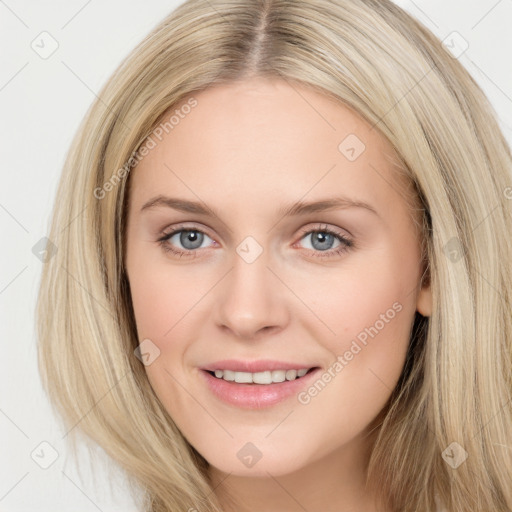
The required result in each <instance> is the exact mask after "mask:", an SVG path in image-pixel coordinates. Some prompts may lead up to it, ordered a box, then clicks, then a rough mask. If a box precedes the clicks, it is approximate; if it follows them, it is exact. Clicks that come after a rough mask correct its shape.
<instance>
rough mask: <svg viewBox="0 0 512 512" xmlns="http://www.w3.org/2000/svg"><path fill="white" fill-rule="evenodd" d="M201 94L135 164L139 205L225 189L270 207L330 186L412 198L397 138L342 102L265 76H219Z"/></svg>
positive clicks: (365, 196) (379, 198)
mask: <svg viewBox="0 0 512 512" xmlns="http://www.w3.org/2000/svg"><path fill="white" fill-rule="evenodd" d="M193 100H194V102H193V103H192V102H191V101H190V98H188V99H186V100H184V101H182V102H180V104H178V105H176V106H175V107H173V108H172V109H170V111H169V112H167V113H166V115H164V116H163V117H162V123H161V124H160V126H159V127H157V128H156V130H155V131H154V132H153V134H152V135H151V136H150V137H151V138H152V140H153V141H154V143H155V146H154V148H153V149H152V150H151V151H150V152H149V154H148V155H147V156H145V157H144V158H143V160H142V161H141V162H140V163H139V164H138V165H137V167H136V168H135V169H134V170H133V171H132V173H133V176H132V178H131V179H132V180H133V183H132V188H133V190H134V194H133V201H134V202H137V203H138V205H139V206H140V205H141V204H142V202H143V201H144V199H146V200H147V196H148V195H150V194H153V195H155V194H156V193H169V194H170V195H176V194H177V193H178V194H182V195H185V196H186V197H187V198H190V199H197V197H194V194H196V195H198V196H200V197H201V194H202V195H203V196H204V195H205V194H206V195H208V196H210V197H212V196H213V197H216V196H218V195H219V193H222V197H223V198H224V200H225V201H236V200H237V199H238V200H239V201H243V202H244V204H245V205H246V206H247V207H251V205H252V206H253V207H254V208H256V207H259V208H260V209H261V208H263V207H264V206H265V204H267V205H269V206H270V205H271V203H272V202H273V201H277V200H278V199H280V198H282V199H283V200H284V202H289V201H293V200H298V199H299V198H303V197H304V196H305V195H307V199H308V200H313V199H315V198H317V196H318V197H320V196H322V197H323V196H325V194H326V193H331V194H333V193H334V194H336V193H337V194H343V195H351V196H354V197H356V198H357V199H360V200H363V201H365V202H369V203H374V204H376V205H380V207H381V208H389V207H390V205H392V204H396V203H397V202H398V203H399V204H398V206H400V201H401V200H402V201H403V200H404V199H405V196H406V189H405V185H406V184H407V182H406V181H404V180H401V179H398V176H397V173H396V168H397V163H398V159H397V157H396V154H395V152H394V150H393V148H392V146H391V145H390V144H389V142H388V141H387V140H386V139H385V138H384V137H383V136H382V135H381V134H380V133H379V132H378V131H377V130H372V128H371V126H370V125H369V124H368V123H367V122H366V121H365V120H363V119H362V118H361V117H360V116H359V115H358V114H357V113H355V112H354V111H353V110H352V109H351V108H349V107H348V106H346V105H345V104H343V103H342V102H338V101H335V100H334V99H332V98H329V97H327V96H325V95H323V94H320V93H319V92H317V91H314V90H312V89H311V88H308V87H306V86H300V85H297V84H293V85H292V84H290V83H287V82H285V81H282V80H277V79H275V80H269V79H261V78H256V79H252V80H246V81H241V82H236V83H230V84H223V85H215V86H213V87H210V88H208V89H206V90H203V91H201V92H199V93H196V94H194V95H193ZM187 104H188V105H194V106H193V107H192V108H190V107H187V108H184V107H183V105H187ZM171 118H172V122H169V120H171ZM166 123H167V124H166ZM262 199H264V200H265V201H264V202H262ZM286 199H289V201H286Z"/></svg>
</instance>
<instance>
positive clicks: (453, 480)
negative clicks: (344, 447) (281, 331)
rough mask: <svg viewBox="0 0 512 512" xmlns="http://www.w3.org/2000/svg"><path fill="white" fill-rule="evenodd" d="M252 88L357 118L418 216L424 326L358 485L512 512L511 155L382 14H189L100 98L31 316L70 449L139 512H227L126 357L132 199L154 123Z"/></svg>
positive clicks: (475, 97)
mask: <svg viewBox="0 0 512 512" xmlns="http://www.w3.org/2000/svg"><path fill="white" fill-rule="evenodd" d="M253 76H261V77H278V78H281V79H282V80H285V81H287V83H288V84H290V85H292V86H293V85H295V84H300V85H305V86H308V87H311V88H312V89H314V90H315V91H317V92H320V93H322V94H325V95H328V96H330V97H332V98H334V99H335V100H336V101H338V102H340V103H344V104H346V105H348V106H350V107H352V108H353V109H354V110H355V111H356V112H358V113H359V115H360V116H361V117H362V118H363V119H365V120H366V121H367V122H368V123H370V124H371V126H372V128H373V129H375V130H378V132H379V133H380V134H381V135H382V136H384V137H385V138H386V139H387V140H388V141H389V142H390V143H391V144H392V146H393V148H394V149H395V151H396V154H397V155H398V157H399V159H400V163H401V166H402V168H403V172H404V173H405V175H406V176H407V178H408V180H409V182H410V183H411V184H412V185H413V187H414V190H415V193H416V197H417V200H418V201H419V204H421V209H420V211H419V214H420V215H421V219H422V221H421V223H420V224H421V232H422V241H423V249H424V252H423V257H424V260H425V262H427V266H428V276H426V278H428V280H429V282H430V286H431V291H432V300H433V310H432V315H431V316H430V317H428V318H424V317H421V315H418V314H417V316H416V319H415V326H414V329H413V335H412V337H411V341H410V347H409V353H408V357H407V362H406V365H405V367H404V371H403V374H402V376H401V379H400V381H399V383H398V385H397V387H396V388H395V390H394V391H393V393H392V395H391V397H390V400H389V403H388V405H387V407H386V409H385V411H383V413H382V414H381V415H380V416H379V422H378V425H375V441H374V443H373V446H372V450H371V457H370V460H369V465H368V481H369V482H372V485H375V486H376V488H378V489H379V492H380V494H381V496H382V503H387V504H388V505H389V506H390V507H391V508H392V510H396V511H401V512H412V511H426V510H434V509H435V507H436V502H437V501H436V500H437V499H439V500H440V502H441V503H442V504H443V505H444V506H445V507H447V509H448V510H450V511H453V512H470V511H471V512H474V511H475V510H482V511H483V510H485V511H491V510H492V511H505V510H507V511H510V510H512V407H511V403H510V400H511V398H512V396H511V395H512V360H511V359H512V316H511V311H512V299H511V290H512V265H511V262H512V245H511V244H510V236H511V235H512V208H511V205H512V201H511V198H512V188H511V185H512V158H511V153H510V148H509V146H508V145H507V142H506V140H505V139H504V136H503V134H502V133H501V131H500V129H499V126H498V123H497V120H496V119H497V116H496V113H495V112H494V110H493V109H492V107H491V106H490V104H489V102H488V100H487V99H486V97H485V95H484V94H483V92H482V91H481V89H480V88H479V87H478V85H477V84H476V82H475V81H474V80H473V79H472V77H471V76H470V74H469V73H468V72H467V71H466V70H465V69H464V67H463V66H462V65H461V64H460V62H459V61H458V60H457V59H456V58H454V56H453V55H451V54H450V53H448V51H447V50H446V49H445V48H444V47H443V45H442V44H441V42H440V41H439V40H438V39H437V38H436V37H435V36H434V35H433V34H432V33H431V32H430V31H428V30H427V29H426V28H425V27H424V26H423V25H421V24H420V23H419V22H417V21H416V20H414V19H413V18H412V17H411V16H409V15H408V14H407V13H405V12H404V11H403V10H402V9H400V8H399V7H397V6H396V5H395V4H393V3H392V2H391V1H389V0H308V1H301V0H188V1H186V2H185V3H183V4H182V5H180V6H179V7H178V8H177V9H175V10H174V11H173V12H172V13H171V14H170V15H169V16H168V17H167V18H165V19H164V20H163V21H162V22H161V23H160V24H159V25H158V26H157V27H156V28H155V29H154V30H153V31H152V32H151V33H150V34H149V35H148V36H147V37H146V38H145V39H144V40H143V41H142V42H141V43H140V44H139V45H138V47H137V48H136V49H135V50H134V51H133V52H132V53H131V54H130V55H129V56H128V57H127V58H126V59H125V60H124V61H123V62H122V63H121V65H120V66H119V68H118V69H117V70H116V71H115V73H114V74H113V75H112V77H111V78H110V79H109V81H108V82H107V83H106V85H105V86H104V87H103V89H102V91H101V92H100V93H99V99H98V100H97V101H95V102H94V104H93V105H92V106H91V108H90V109H89V111H88V113H87V115H86V116H85V119H84V121H83V122H82V124H81V126H80V128H79V130H78V133H77V134H76V136H75V138H74V141H73V144H72V146H71V149H70V151H69V153H68V156H67V159H66V162H65V165H64V169H63V172H62V177H61V181H60V184H59V188H58V191H57V199H56V202H55V207H54V210H53V214H52V221H51V227H50V230H49V235H48V236H49V239H50V240H51V241H52V242H53V243H54V244H55V246H56V252H55V253H54V254H53V256H52V257H49V258H48V261H47V263H46V265H45V266H44V269H43V274H42V280H41V287H40V293H39V297H38V303H37V326H38V338H39V345H38V348H39V365H40V372H41V377H42V380H43V385H44V387H45V390H46V391H47V393H48V394H49V396H50V398H51V400H52V403H53V404H54V407H55V409H56V411H57V412H58V414H59V416H60V417H62V418H63V419H64V421H65V422H66V425H67V426H68V429H69V433H70V436H69V437H70V438H72V436H73V435H74V434H75V433H77V432H81V433H83V434H84V435H85V436H86V437H87V438H89V439H91V440H92V441H93V442H95V443H97V444H98V445H99V446H101V447H102V448H103V449H104V450H105V452H107V454H108V455H109V456H110V457H111V458H112V459H113V460H114V461H115V462H116V463H117V464H118V465H119V466H120V467H121V468H123V469H124V471H125V472H126V474H127V475H128V478H129V479H130V480H131V481H132V482H133V483H134V484H136V485H138V486H140V488H141V489H143V491H144V493H145V496H146V501H145V507H146V510H148V511H152V512H164V511H173V512H174V511H185V510H189V509H193V510H195V511H198V512H206V511H208V512H212V511H213V512H220V510H221V507H220V504H219V502H218V500H217V498H216V496H215V493H214V492H213V490H212V487H211V482H210V481H209V479H208V474H207V469H208V462H207V461H206V460H204V458H203V457H202V456H201V455H200V454H199V453H198V452H197V451H196V450H195V449H194V448H193V446H191V445H190V444H189V443H188V441H187V440H186V439H185V438H184V436H183V435H182V434H181V432H180V431H179V429H178V428H177V426H176V425H175V423H174V422H173V420H172V418H171V417H170V416H169V414H167V412H166V411H165V409H164V408H163V406H162V405H161V403H160V402H159V400H158V398H157V396H156V395H155V393H154V392H153V390H152V388H151V386H150V384H149V382H148V379H147V376H146V373H145V370H144V365H143V364H142V363H141V362H140V360H139V359H138V358H137V357H136V356H135V355H134V350H135V349H136V348H137V346H138V343H139V340H138V339H137V334H136V329H135V322H134V316H133V310H132V306H131V297H130V290H129V286H128V281H127V278H126V271H125V267H124V255H125V254H124V253H125V247H126V244H125V221H126V209H127V201H126V198H127V192H128V189H129V183H130V175H131V172H132V169H133V168H134V167H135V166H136V164H137V162H138V161H139V160H140V158H143V153H144V151H143V150H144V147H145V151H146V152H147V151H149V150H150V148H149V145H148V144H147V140H148V137H149V136H150V134H151V133H152V132H153V130H155V128H157V127H158V126H159V125H160V124H162V120H163V119H164V117H163V116H164V114H165V115H168V114H169V112H171V113H172V109H173V108H175V106H176V105H178V104H180V102H181V103H183V102H186V101H188V104H189V105H193V101H194V100H192V101H190V99H191V98H193V97H194V93H197V92H199V91H201V90H204V89H205V88H207V87H209V86H213V85H216V84H222V83H229V82H233V81H235V80H243V79H244V78H247V77H253ZM190 108H193V106H190ZM163 126H167V128H166V129H170V126H168V125H165V124H164V125H163ZM148 148H149V149H148ZM455 455H456V457H455ZM455 459H458V460H459V462H458V463H457V464H454V463H453V461H454V460H455Z"/></svg>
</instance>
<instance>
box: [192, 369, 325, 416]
mask: <svg viewBox="0 0 512 512" xmlns="http://www.w3.org/2000/svg"><path fill="white" fill-rule="evenodd" d="M281 364H282V363H281ZM224 368H225V367H224ZM267 368H268V366H267ZM295 368H297V367H295ZM225 369H227V370H229V369H230V368H225ZM276 369H283V370H284V369H285V368H284V367H283V366H280V367H279V368H276ZM288 369H294V368H288ZM298 369H300V365H299V367H298ZM234 371H235V370H234ZM320 371H321V368H315V369H314V370H311V371H310V372H309V373H307V374H306V375H304V377H300V378H298V379H295V380H290V381H287V380H285V381H284V382H276V383H275V384H238V383H236V382H228V381H225V380H223V379H218V378H217V377H215V376H213V375H211V374H210V373H208V371H206V370H204V369H202V370H201V372H200V373H201V375H203V376H204V379H205V380H206V384H207V385H208V388H209V389H210V391H211V392H212V393H213V394H214V395H215V396H216V397H217V398H219V399H221V400H222V401H223V402H226V403H228V404H230V405H235V406H237V407H239V408H242V409H263V408H265V407H270V406H272V405H276V404H278V403H280V402H283V401H284V400H286V399H287V398H290V397H291V396H296V395H297V393H299V391H301V389H303V388H305V387H306V386H308V385H309V383H310V382H311V380H312V379H313V378H314V376H315V375H316V374H317V373H318V372H320Z"/></svg>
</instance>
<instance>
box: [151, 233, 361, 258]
mask: <svg viewBox="0 0 512 512" xmlns="http://www.w3.org/2000/svg"><path fill="white" fill-rule="evenodd" d="M308 238H309V239H310V247H309V248H307V249H309V250H310V252H311V255H312V256H314V257H318V258H329V257H333V256H337V255H340V254H342V253H345V252H347V251H349V250H350V249H351V248H353V247H354V242H353V241H352V240H350V239H349V238H347V236H345V235H344V234H343V233H341V232H338V231H336V230H333V229H331V228H329V227H328V226H319V227H318V228H317V229H310V230H308V231H303V232H302V234H301V238H300V239H301V240H303V239H308ZM206 239H210V240H211V241H212V242H214V241H213V240H212V238H211V237H209V236H208V235H207V234H206V233H205V232H204V231H202V230H201V229H198V228H195V227H184V226H178V227H176V228H175V229H173V230H172V231H171V232H170V233H164V234H163V236H162V237H160V238H159V239H158V240H157V242H158V243H159V244H160V246H161V247H162V248H163V249H164V251H166V252H169V253H172V254H175V255H177V256H179V257H180V258H181V257H189V256H191V257H195V256H196V255H197V253H198V249H201V248H204V247H208V246H210V245H212V244H211V243H209V244H208V243H207V244H206V245H205V246H203V243H204V242H205V241H207V240H206ZM336 243H337V244H338V245H335V246H334V248H333V244H336Z"/></svg>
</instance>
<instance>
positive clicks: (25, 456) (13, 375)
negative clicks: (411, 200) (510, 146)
mask: <svg viewBox="0 0 512 512" xmlns="http://www.w3.org/2000/svg"><path fill="white" fill-rule="evenodd" d="M179 3H181V2H178V1H176V0H174V1H172V0H171V1H164V0H149V1H146V2H134V1H131V2H127V1H121V0H110V1H109V2H99V1H98V0H89V1H86V0H72V1H70V0H68V1H64V0H60V1H58V0H51V1H46V2H36V1H28V0H24V1H16V0H5V1H3V0H0V43H1V46H0V47H1V54H0V55H1V62H0V109H1V110H0V111H1V123H0V130H1V131H0V141H1V144H0V151H1V153H0V173H1V177H0V180H1V181H0V183H1V186H0V227H1V235H2V240H1V247H2V250H1V251H0V258H1V259H0V313H1V317H0V337H1V343H2V345H1V347H2V358H1V371H0V389H1V390H2V393H1V395H0V443H1V444H0V447H1V452H0V512H3V511H9V512H21V511H24V512H25V511H27V512H28V511H38V512H47V511H48V512H59V511H66V510H72V511H73V512H89V511H91V512H95V511H98V510H100V511H103V512H113V511H123V512H132V511H135V510H136V507H135V505H134V504H133V503H134V502H133V501H132V499H131V498H130V495H129V492H128V489H127V486H126V485H125V482H124V480H123V479H122V477H121V476H120V475H119V473H117V472H115V471H113V470H112V468H108V467H107V466H106V465H105V463H104V462H103V461H104V459H103V457H102V454H101V451H98V453H99V458H98V459H97V460H96V459H94V460H93V461H92V463H93V465H92V466H91V467H92V468H93V469H92V470H91V469H88V468H89V466H88V460H89V458H88V457H86V456H85V455H84V458H83V459H82V458H81V459H80V467H81V468H82V470H83V472H84V477H83V478H80V476H79V475H78V474H77V471H76V465H75V462H74V460H73V459H72V458H71V456H70V452H69V451H68V450H67V448H66V445H65V440H63V434H64V432H63V428H62V426H61V424H60V423H59V421H58V420H57V419H56V418H55V417H54V416H53V414H52V411H51V409H50V407H49V404H48V401H47V399H46V397H45V395H44V393H43V392H42V389H41V385H40V381H39V374H38V370H37V365H36V339H35V329H34V307H35V300H36V294H37V287H38V283H39V277H40V271H41V266H42V263H41V261H40V260H39V259H38V258H37V257H36V256H35V255H34V254H33V253H32V247H33V246H34V244H36V243H37V242H38V241H39V240H40V239H41V238H42V237H43V236H45V235H46V234H47V227H48V219H49V214H50V209H51V206H52V204H53V200H54V196H55V191H56V186H57V182H58V179H59V175H60V170H61V167H62V164H63V162H64V157H65V154H66V151H67V149H68V147H69V145H70V143H71V140H72V137H73V134H74V133H75V131H76V129H77V127H78V124H79V122H80V121H81V119H82V117H83V115H84V114H85V112H86V110H87V109H88V107H89V105H90V104H91V102H92V101H93V100H94V99H95V94H97V93H98V91H99V90H100V87H101V86H102V85H103V83H104V82H105V81H106V79H107V78H108V77H109V75H110V74H111V73H112V72H113V71H114V69H115V68H116V67H117V65H118V64H119V63H120V61H121V60H122V59H123V58H124V57H125V56H126V55H127V54H128V53H129V52H130V51H131V50H132V48H133V47H134V46H135V45H136V44H137V43H138V42H139V41H140V40H141V39H142V38H143V37H144V36H145V35H146V34H147V32H149V30H150V29H152V28H153V27H154V26H155V25H156V24H157V23H158V22H159V21H160V20H161V19H162V18H163V17H164V16H165V15H167V14H168V13H169V12H170V11H171V10H172V9H174V7H175V6H176V5H178V4H179ZM397 3H398V4H399V5H400V6H402V7H404V8H405V9H406V10H407V11H409V12H410V13H411V14H413V15H414V16H415V17H417V18H418V19H419V20H420V21H422V22H423V23H424V24H425V25H426V26H427V27H428V28H430V29H431V30H432V31H433V32H434V33H435V34H436V35H437V36H438V37H439V38H440V39H444V38H445V37H447V36H448V35H449V34H450V33H451V32H453V31H457V32H458V33H459V34H461V35H462V36H463V38H464V39H465V40H466V41H467V42H468V43H469V48H468V49H467V51H466V52H465V53H464V54H462V56H460V61H461V62H462V63H463V65H464V66H465V67H466V68H467V69H468V70H469V71H470V73H471V74H472V75H473V76H474V77H475V79H476V80H477V82H478V83H479V84H480V85H481V87H482V88H483V89H484V91H485V92H486V94H487V95H488V97H489V98H490V100H491V102H492V103H493V105H494V106H495V108H496V110H497V112H498V114H499V116H500V123H501V126H502V128H503V130H504V133H505V135H506V137H507V138H508V140H509V141H510V142H512V64H511V60H510V54H511V53H512V51H511V50H512V30H511V29H510V27H511V21H512V0H500V1H497V0H478V1H476V0H473V1H466V0H457V1H451V2H447V1H446V0H442V1H441V0H431V1H426V0H416V1H415V2H412V1H409V0H400V1H397ZM43 31H47V32H49V33H50V34H51V35H52V37H53V38H54V39H55V40H56V41H57V42H58V45H59V46H58V49H57V50H56V52H55V53H53V55H51V56H50V57H48V58H47V59H42V58H41V57H40V56H39V55H38V54H37V53H36V52H35V51H34V50H33V49H32V47H31V44H32V41H34V40H36V43H37V41H38V39H37V37H38V36H39V34H40V33H41V32H43ZM511 184H512V177H511ZM43 441H46V442H49V443H50V444H51V445H52V446H53V447H54V449H55V450H56V451H57V453H58V457H57V459H56V460H55V462H54V463H53V464H52V465H51V466H50V467H49V468H48V469H43V468H41V467H40V466H39V465H38V464H37V463H36V462H35V461H34V460H33V459H32V458H31V453H32V452H33V450H34V449H36V447H38V446H39V444H40V443H41V442H43ZM36 453H39V455H40V458H39V459H38V460H44V459H45V458H46V459H47V460H50V459H48V457H51V453H52V452H51V449H50V448H48V447H47V446H46V447H45V446H44V445H43V446H42V447H39V448H38V449H37V450H36ZM84 454H86V452H85V450H84ZM34 458H36V459H37V456H34ZM107 482H112V483H113V485H112V488H110V487H109V485H108V484H107Z"/></svg>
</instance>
